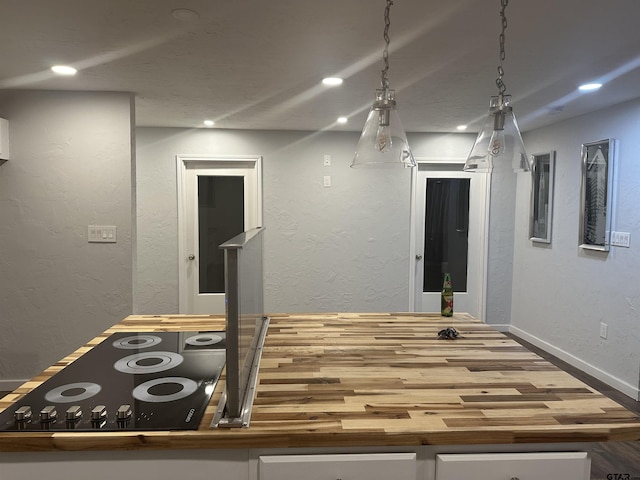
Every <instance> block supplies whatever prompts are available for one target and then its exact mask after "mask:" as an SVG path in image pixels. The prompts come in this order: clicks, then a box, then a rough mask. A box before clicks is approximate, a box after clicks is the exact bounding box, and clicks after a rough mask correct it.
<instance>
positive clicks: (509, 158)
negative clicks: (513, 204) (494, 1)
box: [463, 0, 531, 172]
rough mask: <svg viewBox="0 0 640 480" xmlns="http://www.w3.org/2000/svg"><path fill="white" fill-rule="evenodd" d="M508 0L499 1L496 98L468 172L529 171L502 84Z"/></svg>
mask: <svg viewBox="0 0 640 480" xmlns="http://www.w3.org/2000/svg"><path fill="white" fill-rule="evenodd" d="M508 3H509V0H501V4H502V10H501V11H500V18H501V20H502V31H501V32H500V37H499V39H500V64H499V65H498V78H497V79H496V86H497V87H498V95H496V96H493V97H491V100H490V102H489V115H488V117H487V118H486V120H485V122H484V125H483V127H482V130H480V133H478V137H477V138H476V141H475V143H474V144H473V148H472V149H471V153H469V157H468V158H467V161H466V163H465V164H464V168H463V170H465V171H471V172H491V171H494V170H501V171H507V170H510V169H511V168H512V169H513V170H514V171H515V172H528V171H529V170H531V166H530V164H529V157H528V156H527V153H526V152H525V149H524V143H523V142H522V135H521V134H520V130H519V129H518V123H517V122H516V117H515V115H514V114H513V108H512V106H511V95H506V94H505V91H506V90H507V87H506V85H505V84H504V82H503V81H502V77H503V75H504V69H503V68H502V62H503V61H504V59H505V50H504V32H505V30H506V28H507V17H506V16H505V10H506V8H507V5H508Z"/></svg>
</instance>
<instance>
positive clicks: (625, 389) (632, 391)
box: [495, 325, 640, 401]
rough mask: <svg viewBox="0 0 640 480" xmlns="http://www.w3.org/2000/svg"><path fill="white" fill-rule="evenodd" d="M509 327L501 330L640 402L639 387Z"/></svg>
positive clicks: (522, 331) (511, 326) (516, 328)
mask: <svg viewBox="0 0 640 480" xmlns="http://www.w3.org/2000/svg"><path fill="white" fill-rule="evenodd" d="M507 327H508V329H507V330H501V331H508V332H509V333H512V334H514V335H515V336H517V337H520V338H522V339H523V340H525V341H527V342H529V343H531V344H533V345H535V346H536V347H538V348H541V349H543V350H544V351H545V352H548V353H550V354H551V355H554V356H556V357H558V358H559V359H560V360H563V361H565V362H567V363H568V364H570V365H572V366H574V367H576V368H578V369H580V370H582V371H583V372H585V373H587V374H589V375H591V376H592V377H594V378H597V379H598V380H600V381H601V382H604V383H606V384H607V385H609V386H611V387H613V388H615V389H616V390H618V391H620V392H622V393H624V394H625V395H628V396H629V397H631V398H633V399H634V400H636V401H638V400H640V389H638V387H636V386H634V385H631V384H629V383H627V382H625V381H623V380H620V379H619V378H617V377H614V376H613V375H611V374H609V373H607V372H605V371H603V370H600V369H599V368H598V367H595V366H593V365H591V364H590V363H587V362H585V361H584V360H582V359H580V358H578V357H576V356H574V355H572V354H570V353H568V352H565V351H564V350H562V349H560V348H558V347H555V346H554V345H552V344H550V343H548V342H545V341H544V340H542V339H540V338H538V337H536V336H534V335H531V334H529V333H527V332H525V331H524V330H521V329H519V328H518V327H514V326H513V325H507ZM495 328H497V329H499V328H498V327H495Z"/></svg>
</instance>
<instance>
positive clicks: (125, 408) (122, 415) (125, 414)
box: [116, 404, 133, 422]
mask: <svg viewBox="0 0 640 480" xmlns="http://www.w3.org/2000/svg"><path fill="white" fill-rule="evenodd" d="M132 414H133V412H132V411H131V405H127V404H124V405H120V408H118V411H117V412H116V419H117V420H118V421H119V422H126V421H127V420H129V419H130V418H131V415H132Z"/></svg>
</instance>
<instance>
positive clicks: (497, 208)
mask: <svg viewBox="0 0 640 480" xmlns="http://www.w3.org/2000/svg"><path fill="white" fill-rule="evenodd" d="M522 176H525V177H527V178H528V176H527V174H526V173H519V174H515V173H513V172H508V173H503V172H494V173H492V177H491V194H490V195H491V201H490V206H489V210H490V213H489V237H488V244H489V245H488V253H489V258H488V261H487V279H488V281H487V298H486V317H485V319H484V320H485V321H486V322H487V323H490V324H497V325H507V324H509V323H511V284H512V274H513V245H514V241H515V237H514V216H515V214H516V211H515V202H514V198H515V193H516V182H517V179H518V178H519V177H522ZM518 213H519V214H520V212H518ZM526 215H528V211H527V213H526Z"/></svg>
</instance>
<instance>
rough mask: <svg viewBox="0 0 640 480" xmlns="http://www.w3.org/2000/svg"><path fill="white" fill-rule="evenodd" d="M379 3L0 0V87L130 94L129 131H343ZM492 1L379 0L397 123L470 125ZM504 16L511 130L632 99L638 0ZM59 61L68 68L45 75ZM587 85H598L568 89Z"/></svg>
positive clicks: (476, 119) (484, 78)
mask: <svg viewBox="0 0 640 480" xmlns="http://www.w3.org/2000/svg"><path fill="white" fill-rule="evenodd" d="M385 5H386V2H385V1H384V0H375V1H374V0H315V1H314V0H260V1H255V0H55V1H52V0H20V1H19V2H18V1H8V0H7V1H4V2H2V6H1V7H0V42H1V43H0V44H1V45H2V48H1V49H0V65H1V67H0V88H2V89H46V90H96V91H124V92H133V93H134V94H135V98H136V124H137V125H139V126H169V127H201V126H202V121H203V120H204V119H205V118H210V119H213V120H215V121H216V126H215V127H214V128H240V129H268V130H271V129H275V130H283V129H284V130H292V129H293V130H313V131H315V130H323V129H332V130H350V131H351V130H353V131H359V130H360V129H361V128H362V125H363V124H364V120H365V117H366V113H367V111H368V109H369V108H370V105H371V102H372V100H373V95H374V93H375V89H376V88H377V87H378V86H379V83H380V71H381V69H382V67H383V63H382V49H383V48H384V41H383V37H382V32H383V28H384V17H383V13H384V7H385ZM178 8H179V9H188V10H191V11H192V12H197V15H191V17H195V18H191V17H189V18H186V19H180V18H175V16H174V15H172V11H174V10H175V9H178ZM499 11H500V1H498V0H494V1H491V2H490V1H488V0H447V1H442V0H395V4H394V5H393V6H392V8H391V27H390V31H389V34H390V37H391V46H390V70H389V80H390V83H391V87H392V88H395V89H396V96H397V99H398V108H399V113H400V117H401V119H402V121H403V123H404V126H405V129H406V130H407V131H411V132H453V131H455V130H456V126H457V125H460V124H468V125H469V130H470V131H477V130H478V129H479V128H480V126H481V125H480V123H481V119H482V118H483V117H484V115H485V113H486V111H487V107H488V102H489V97H490V96H491V95H495V94H496V93H497V87H496V86H495V78H496V76H497V72H496V67H497V63H498V60H499V59H498V45H499V44H498V35H499V33H500V27H501V25H500V17H499ZM187 13H188V12H187ZM506 13H507V20H508V27H507V30H506V60H505V62H504V70H505V75H504V81H505V83H506V86H507V93H510V94H512V96H513V105H514V112H515V113H516V116H517V118H518V120H519V123H520V126H521V127H522V129H523V130H529V129H533V128H537V127H540V126H543V125H548V124H550V123H553V122H556V121H559V120H562V119H566V118H569V117H573V116H576V115H581V114H585V113H589V112H592V111H595V110H598V109H601V108H604V107H607V106H609V105H613V104H616V103H620V102H624V101H627V100H630V99H634V98H638V97H640V68H639V67H640V30H638V19H640V1H638V0H609V1H606V2H605V1H603V0H562V1H557V0H511V2H510V3H509V5H508V7H507V11H506ZM178 16H179V15H178ZM61 63H62V64H70V65H73V66H75V67H77V68H78V69H79V72H78V74H77V75H76V76H74V77H64V78H62V77H55V78H54V76H53V74H52V73H51V72H50V71H49V67H50V66H51V65H53V64H61ZM325 76H341V77H343V78H344V83H343V84H342V85H341V86H339V87H333V88H329V87H325V86H322V85H321V83H320V81H321V79H322V78H323V77H325ZM594 80H600V81H603V83H605V85H604V86H603V87H602V88H601V89H600V90H599V91H598V92H595V93H588V94H585V93H580V94H578V93H577V91H576V87H577V86H578V85H580V84H581V83H585V82H588V81H594ZM340 115H344V116H347V117H348V118H349V122H348V123H347V124H346V125H337V124H336V123H335V120H336V118H337V117H338V116H340Z"/></svg>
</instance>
